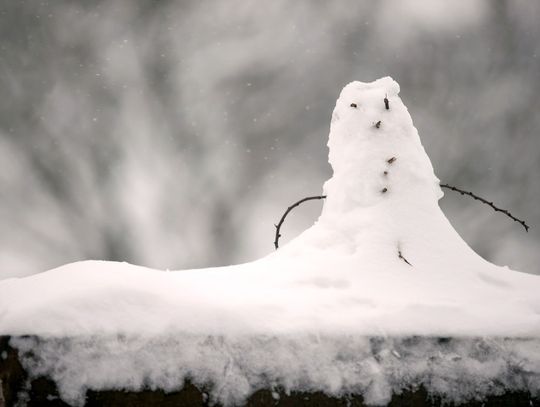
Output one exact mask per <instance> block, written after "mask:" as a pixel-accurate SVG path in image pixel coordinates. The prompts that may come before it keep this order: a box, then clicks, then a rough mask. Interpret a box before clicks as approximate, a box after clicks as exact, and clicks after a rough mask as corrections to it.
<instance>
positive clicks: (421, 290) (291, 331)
mask: <svg viewBox="0 0 540 407" xmlns="http://www.w3.org/2000/svg"><path fill="white" fill-rule="evenodd" d="M398 92H399V86H398V85H397V83H395V82H394V81H393V80H392V79H391V78H382V79H379V80H377V81H375V82H372V83H361V82H353V83H351V84H349V85H347V86H346V87H345V88H344V89H343V91H342V93H341V95H340V97H339V99H338V101H337V104H336V108H335V110H334V113H333V116H332V125H331V131H330V140H329V144H328V145H329V148H330V163H331V165H332V167H333V169H334V175H333V177H332V178H331V179H330V180H329V181H328V182H327V183H326V184H325V187H324V192H325V194H327V195H328V198H327V199H326V202H325V204H324V208H323V212H322V214H321V216H320V218H319V220H318V221H317V223H316V224H315V225H314V226H313V227H311V228H310V229H309V230H307V231H306V232H304V233H303V234H302V235H301V236H299V237H298V238H297V239H295V240H294V241H292V242H291V243H290V244H288V245H286V246H284V247H283V248H281V249H280V250H278V251H277V252H275V253H273V254H271V255H269V256H267V257H266V258H263V259H261V260H258V261H255V262H253V263H248V264H243V265H237V266H230V267H224V268H212V269H202V270H182V271H174V272H165V271H158V270H150V269H147V268H143V267H138V266H133V265H129V264H126V263H113V262H79V263H74V264H70V265H66V266H64V267H60V268H58V269H55V270H51V271H48V272H46V273H42V274H39V275H34V276H30V277H26V278H21V279H10V280H4V281H1V282H0V334H11V335H26V334H35V335H41V336H43V337H48V336H49V337H50V336H54V337H64V338H66V337H79V338H81V337H85V338H87V339H71V340H69V341H68V342H69V345H66V340H65V339H64V340H58V339H49V340H45V341H43V342H39V343H31V344H30V345H28V341H29V340H17V341H16V342H15V345H16V346H19V347H20V348H21V350H24V349H32V352H31V354H29V355H27V356H26V357H25V359H24V360H26V362H25V363H27V364H28V366H29V367H30V368H32V371H34V372H35V373H36V374H38V373H40V372H47V373H49V374H51V375H52V376H53V377H54V378H55V379H57V380H58V382H59V386H60V389H61V391H62V395H63V397H65V398H66V399H68V400H71V401H72V402H80V401H81V400H82V396H81V395H82V394H84V390H85V389H86V388H94V389H102V388H111V387H123V388H141V386H143V385H149V386H152V387H161V388H165V389H173V388H178V387H179V386H181V384H182V382H183V379H184V378H185V377H190V378H192V379H193V380H194V381H195V382H196V383H199V384H206V385H209V383H213V385H212V386H211V388H212V393H211V396H212V397H213V399H215V400H219V401H221V402H224V403H229V404H231V403H232V404H236V403H239V402H240V401H241V400H243V399H244V398H245V397H246V396H247V395H249V394H250V393H252V392H253V391H254V390H256V389H257V388H260V387H261V386H263V385H264V386H267V387H272V386H279V387H282V388H284V389H287V390H294V389H296V390H316V389H319V390H324V391H326V392H329V393H331V394H344V393H347V392H359V393H362V394H364V395H365V396H366V399H367V401H368V402H371V403H384V402H387V401H388V400H389V397H390V395H391V393H392V391H399V389H400V388H403V386H415V385H418V384H419V383H423V385H424V386H425V387H427V389H428V390H429V391H432V392H434V393H440V394H444V395H446V396H447V397H449V398H450V399H451V400H454V401H456V400H457V401H459V400H461V399H463V398H467V397H470V396H471V395H479V396H480V397H481V396H483V395H486V394H492V393H494V392H495V393H496V392H497V391H501V389H502V388H504V386H507V387H508V388H511V389H515V390H522V389H529V390H530V391H535V392H538V391H540V390H539V389H538V386H537V387H534V386H533V385H532V384H531V383H539V380H538V378H539V377H540V376H539V374H540V296H538V292H540V277H538V276H534V275H529V274H525V273H520V272H516V271H512V270H509V269H508V268H506V267H497V266H495V265H493V264H490V263H488V262H486V261H485V260H483V259H482V258H480V257H479V256H478V255H476V253H474V252H473V251H472V250H471V249H470V248H469V247H468V246H467V244H466V243H465V242H464V241H463V240H462V239H461V238H460V237H459V235H458V234H457V233H456V232H455V230H454V229H453V228H452V226H451V225H450V224H449V222H448V220H447V219H446V218H445V216H444V214H443V213H442V212H441V210H440V208H439V206H438V202H437V201H438V199H439V198H440V197H441V196H442V192H441V190H440V188H439V184H438V179H437V178H436V177H435V175H434V172H433V168H432V166H431V163H430V161H429V158H428V157H427V155H426V153H425V151H424V149H423V147H422V145H421V142H420V139H419V137H418V133H417V131H416V129H415V128H414V126H413V123H412V120H411V118H410V116H409V113H408V111H407V109H406V107H405V106H404V105H403V103H402V102H401V99H400V98H399V97H398ZM385 99H386V100H385ZM387 107H388V108H387ZM117 335H122V337H121V339H117V338H118V337H117ZM415 335H416V336H417V335H422V336H424V337H425V338H424V339H422V340H418V344H416V343H411V342H410V339H406V338H407V337H411V336H415ZM98 336H99V339H96V338H97V337H98ZM442 336H445V337H454V338H457V337H462V338H465V337H468V338H469V339H459V340H458V339H453V340H452V342H451V343H452V346H451V348H452V349H451V352H450V353H448V352H447V351H448V349H449V345H445V344H439V343H438V342H437V341H436V340H434V339H429V338H430V337H442ZM485 336H490V337H493V338H495V337H499V338H507V339H504V340H503V339H498V340H495V339H493V342H489V341H487V340H481V339H474V338H473V337H485ZM523 337H528V338H537V339H531V340H529V341H523V340H521V339H517V338H523ZM88 338H93V339H88ZM115 338H116V339H115ZM122 338H124V339H122ZM150 338H151V339H150ZM376 338H379V339H376ZM400 338H401V339H400ZM508 338H516V339H508ZM25 341H26V342H25ZM30 342H31V340H30ZM379 342H380V343H382V344H383V345H384V346H382V347H378V345H377V346H375V345H374V343H375V344H377V343H379ZM486 349H487V350H486ZM23 353H24V352H23ZM450 354H452V355H454V356H449V355H450ZM159 355H162V356H159ZM164 355H166V357H165V356H164ZM156 358H157V359H156ZM156 360H158V361H160V362H159V363H156ZM36 361H38V362H39V363H37V362H36ZM515 365H517V366H518V368H514V367H513V366H515ZM58 366H61V367H60V368H59V367H58ZM520 369H521V370H520ZM521 371H522V373H523V377H522V376H520V374H521V373H519V372H521ZM73 372H79V373H80V372H84V374H82V373H80V374H73ZM511 373H513V374H514V375H512V374H511ZM516 377H519V379H514V378H516ZM533 379H534V380H536V381H534V380H533ZM531 380H533V381H531ZM495 383H496V384H495ZM471 386H473V387H474V388H473V387H471Z"/></svg>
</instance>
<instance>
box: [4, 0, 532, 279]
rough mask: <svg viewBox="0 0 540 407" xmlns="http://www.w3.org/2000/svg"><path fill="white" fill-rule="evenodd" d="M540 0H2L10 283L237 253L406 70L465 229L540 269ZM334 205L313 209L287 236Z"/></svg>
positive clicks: (268, 241)
mask: <svg viewBox="0 0 540 407" xmlns="http://www.w3.org/2000/svg"><path fill="white" fill-rule="evenodd" d="M538 21H540V2H534V1H519V0H513V1H502V0H501V1H483V0H474V1H467V2H449V1H443V0H438V1H429V2H427V1H420V0H419V1H410V0H408V1H400V2H393V1H380V2H372V1H357V0H354V1H352V0H351V1H348V2H345V1H343V2H326V1H307V0H303V1H285V0H274V1H270V2H261V1H248V0H239V1H198V0H197V1H195V0H193V1H164V0H161V1H149V0H146V1H143V0H140V1H134V0H107V1H72V0H69V1H68V0H65V1H61V0H57V1H54V2H47V1H26V2H25V1H12V0H0V89H1V91H2V97H1V98H0V231H1V233H0V278H6V277H10V276H22V275H26V274H31V273H36V272H40V271H43V270H46V269H48V268H52V267H56V266H59V265H62V264H64V263H66V262H72V261H76V260H82V259H107V260H121V261H128V262H131V263H136V264H141V265H146V266H151V267H156V268H170V269H178V268H188V267H189V268H191V267H206V266H212V265H225V264H231V263H237V262H244V261H248V260H253V259H256V258H259V257H261V256H263V255H265V254H267V253H269V252H271V251H272V250H273V246H272V242H273V233H274V227H273V224H274V223H275V222H276V221H277V220H278V219H279V217H280V216H281V214H282V213H283V211H284V210H285V208H286V207H287V206H288V205H289V204H291V203H292V202H294V201H296V200H298V199H300V198H303V197H305V196H308V195H316V194H319V193H320V192H321V188H322V184H323V183H324V181H325V180H326V179H328V178H329V177H330V175H331V169H330V167H329V165H328V163H327V153H328V151H327V148H326V142H327V137H328V131H329V125H330V116H331V112H332V109H333V107H334V104H335V100H336V98H337V96H338V94H339V92H340V90H341V88H342V87H343V86H344V85H345V84H347V83H348V82H350V81H352V80H361V81H372V80H374V79H376V78H379V77H381V76H385V75H391V76H392V77H394V78H395V79H396V80H397V81H398V82H399V83H400V84H401V97H402V99H403V101H404V102H405V104H406V105H407V106H408V108H409V111H410V112H411V115H412V117H413V120H414V123H415V125H416V127H417V128H418V130H419V133H420V137H421V138H422V140H423V143H424V146H425V148H426V150H427V152H428V154H429V155H430V157H431V160H432V162H433V166H434V168H435V172H436V174H437V175H438V177H439V178H440V179H441V180H442V181H443V182H447V183H451V184H455V185H457V186H461V187H462V188H464V189H469V190H472V191H474V192H475V193H477V194H479V195H481V196H483V197H486V198H488V199H491V200H493V201H495V203H496V204H498V205H499V206H502V207H503V208H509V209H511V211H512V213H513V214H514V215H515V216H517V217H521V218H524V219H525V220H526V221H527V222H528V223H529V224H530V225H531V226H532V229H531V231H530V232H529V233H528V234H527V233H525V231H524V230H523V229H522V227H521V226H520V225H519V224H517V223H514V222H512V221H511V220H510V219H508V218H506V217H505V216H503V215H501V214H496V213H494V212H493V211H492V210H491V209H490V208H489V207H487V206H484V205H482V204H480V203H479V202H477V201H473V200H472V199H469V198H465V197H461V196H460V195H459V194H456V193H453V192H450V191H446V196H445V198H443V199H442V201H441V206H442V207H443V210H444V211H445V213H446V214H447V216H448V217H449V218H450V220H451V222H452V223H453V225H454V226H455V228H456V229H457V230H458V232H459V233H460V234H461V235H462V236H463V238H464V239H465V240H466V241H467V242H468V243H469V244H470V245H471V246H472V247H473V248H474V249H475V250H476V251H477V252H478V253H479V254H481V255H482V256H483V257H485V258H487V259H489V260H491V261H493V262H495V263H497V264H500V265H506V264H507V265H509V266H511V267H513V268H516V269H519V270H522V271H527V272H531V273H540V250H539V249H540V208H539V200H540V182H539V178H540V135H539V131H540V114H539V113H538V112H539V108H540V101H539V94H540V24H539V23H538ZM320 209H321V203H320V202H317V203H315V202H310V203H306V204H304V205H302V206H301V207H300V208H298V209H296V210H295V211H294V212H293V213H292V215H291V216H290V217H289V218H288V219H287V222H286V225H285V227H284V229H283V234H284V237H283V239H282V244H284V243H285V242H286V241H288V240H290V239H291V238H293V237H295V236H296V235H297V234H298V233H300V232H301V231H302V230H304V229H305V228H307V227H309V226H310V225H311V224H312V223H313V222H314V221H315V220H316V219H317V217H318V214H319V212H320Z"/></svg>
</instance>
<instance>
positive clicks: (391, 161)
mask: <svg viewBox="0 0 540 407" xmlns="http://www.w3.org/2000/svg"><path fill="white" fill-rule="evenodd" d="M396 160H397V158H396V157H392V158H389V159H388V160H386V162H387V163H388V164H392V163H393V162H394V161H396Z"/></svg>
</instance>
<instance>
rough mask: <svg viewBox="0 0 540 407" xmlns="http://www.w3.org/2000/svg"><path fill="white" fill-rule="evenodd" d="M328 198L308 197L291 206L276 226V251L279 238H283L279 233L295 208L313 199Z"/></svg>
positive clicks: (322, 197) (321, 196)
mask: <svg viewBox="0 0 540 407" xmlns="http://www.w3.org/2000/svg"><path fill="white" fill-rule="evenodd" d="M324 198H326V195H319V196H308V197H307V198H304V199H300V200H299V201H298V202H296V203H294V204H293V205H291V206H289V207H288V208H287V210H286V211H285V213H284V214H283V216H282V217H281V219H280V221H279V223H278V224H277V225H274V226H275V227H276V238H275V240H274V246H275V248H276V250H277V249H278V248H279V238H280V237H281V234H280V233H279V231H280V229H281V225H283V222H284V221H285V218H286V217H287V215H288V214H289V212H290V211H292V210H293V209H294V208H296V207H297V206H298V205H300V204H301V203H304V202H306V201H310V200H312V199H324Z"/></svg>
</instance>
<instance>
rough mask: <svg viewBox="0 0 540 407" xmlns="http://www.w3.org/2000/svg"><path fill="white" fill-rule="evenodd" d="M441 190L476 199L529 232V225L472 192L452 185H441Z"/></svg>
mask: <svg viewBox="0 0 540 407" xmlns="http://www.w3.org/2000/svg"><path fill="white" fill-rule="evenodd" d="M441 188H447V189H450V190H451V191H456V192H459V193H460V194H461V195H468V196H470V197H472V198H474V199H476V200H477V201H480V202H482V203H485V204H486V205H489V206H491V207H492V208H493V210H494V211H495V212H502V213H504V214H505V215H506V216H508V217H509V218H510V219H512V220H513V221H514V222H519V223H520V224H521V226H523V227H524V228H525V231H526V232H528V231H529V227H530V226H529V225H527V224H526V223H525V221H523V220H521V219H518V218H516V217H515V216H514V215H512V214H511V213H510V212H509V211H508V210H507V209H501V208H498V207H496V206H495V205H494V204H493V202H490V201H488V200H486V199H484V198H481V197H479V196H478V195H475V194H473V193H472V192H469V191H464V190H463V189H461V188H457V187H454V186H452V185H448V184H441Z"/></svg>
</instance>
